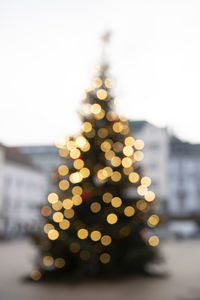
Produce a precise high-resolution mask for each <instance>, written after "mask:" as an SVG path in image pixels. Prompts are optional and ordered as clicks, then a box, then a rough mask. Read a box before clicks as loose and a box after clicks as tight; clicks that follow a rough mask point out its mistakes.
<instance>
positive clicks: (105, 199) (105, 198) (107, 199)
mask: <svg viewBox="0 0 200 300" xmlns="http://www.w3.org/2000/svg"><path fill="white" fill-rule="evenodd" d="M102 198H103V202H105V203H110V202H111V200H112V198H113V195H112V194H111V193H105V194H103V197H102Z"/></svg>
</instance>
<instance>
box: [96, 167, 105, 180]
mask: <svg viewBox="0 0 200 300" xmlns="http://www.w3.org/2000/svg"><path fill="white" fill-rule="evenodd" d="M97 177H98V178H99V179H100V180H105V179H106V178H107V172H106V171H105V170H104V169H100V170H98V172H97Z"/></svg>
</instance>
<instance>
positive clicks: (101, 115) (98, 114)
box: [94, 109, 106, 120]
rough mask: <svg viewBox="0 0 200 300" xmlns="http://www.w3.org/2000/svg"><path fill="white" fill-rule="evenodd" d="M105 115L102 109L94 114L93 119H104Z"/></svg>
mask: <svg viewBox="0 0 200 300" xmlns="http://www.w3.org/2000/svg"><path fill="white" fill-rule="evenodd" d="M105 114H106V113H105V110H104V109H101V111H100V112H99V113H97V114H95V115H94V117H95V119H97V120H101V119H103V118H104V116H105Z"/></svg>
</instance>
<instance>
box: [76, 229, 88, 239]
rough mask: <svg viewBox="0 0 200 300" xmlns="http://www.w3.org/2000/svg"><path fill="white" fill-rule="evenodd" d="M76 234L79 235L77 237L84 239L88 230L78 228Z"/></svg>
mask: <svg viewBox="0 0 200 300" xmlns="http://www.w3.org/2000/svg"><path fill="white" fill-rule="evenodd" d="M77 236H78V237H79V239H81V240H84V239H86V238H87V237H88V231H87V229H85V228H81V229H79V230H78V232H77Z"/></svg>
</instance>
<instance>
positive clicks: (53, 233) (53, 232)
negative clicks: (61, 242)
mask: <svg viewBox="0 0 200 300" xmlns="http://www.w3.org/2000/svg"><path fill="white" fill-rule="evenodd" d="M58 237H59V232H58V231H57V230H55V229H51V230H49V232H48V238H49V239H50V240H52V241H54V240H57V239H58Z"/></svg>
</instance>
